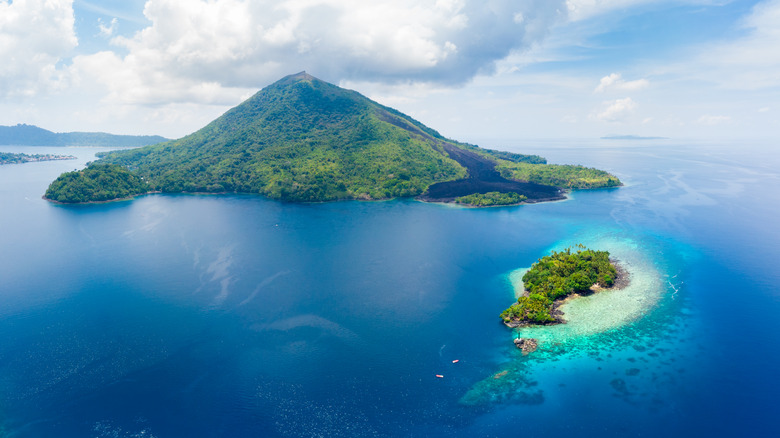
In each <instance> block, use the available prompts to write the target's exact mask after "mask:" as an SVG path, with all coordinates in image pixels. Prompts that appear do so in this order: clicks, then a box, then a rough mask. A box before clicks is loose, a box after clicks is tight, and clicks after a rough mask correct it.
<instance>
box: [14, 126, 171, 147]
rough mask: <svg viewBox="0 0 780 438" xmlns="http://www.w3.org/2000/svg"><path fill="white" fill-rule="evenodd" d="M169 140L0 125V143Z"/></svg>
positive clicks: (138, 143)
mask: <svg viewBox="0 0 780 438" xmlns="http://www.w3.org/2000/svg"><path fill="white" fill-rule="evenodd" d="M166 140H168V139H167V138H165V137H160V136H159V135H114V134H106V133H104V132H62V133H56V132H51V131H49V130H46V129H43V128H39V127H37V126H34V125H23V124H19V125H16V126H0V145H16V146H116V147H140V146H147V145H150V144H155V143H160V142H161V141H166Z"/></svg>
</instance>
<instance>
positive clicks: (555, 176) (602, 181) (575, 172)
mask: <svg viewBox="0 0 780 438" xmlns="http://www.w3.org/2000/svg"><path fill="white" fill-rule="evenodd" d="M496 169H497V170H498V171H499V172H500V173H501V176H503V177H504V178H510V179H515V180H520V181H528V182H534V183H537V184H546V185H550V186H555V187H560V188H567V189H595V188H602V187H618V186H620V185H622V183H621V182H620V180H619V179H618V178H617V177H615V176H614V175H611V174H609V173H607V172H605V171H603V170H598V169H594V168H591V167H585V166H577V165H568V164H564V165H561V164H537V163H527V162H507V161H503V162H500V163H499V164H498V165H497V166H496Z"/></svg>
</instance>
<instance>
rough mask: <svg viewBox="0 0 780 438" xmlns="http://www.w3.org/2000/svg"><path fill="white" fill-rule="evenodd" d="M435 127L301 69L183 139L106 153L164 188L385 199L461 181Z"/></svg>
mask: <svg viewBox="0 0 780 438" xmlns="http://www.w3.org/2000/svg"><path fill="white" fill-rule="evenodd" d="M444 141H446V139H444V138H443V137H441V136H440V135H439V134H438V133H437V132H436V131H433V130H431V129H430V128H426V127H424V126H423V125H422V124H420V123H419V122H416V121H414V120H413V119H411V118H407V117H405V116H403V115H401V114H400V113H398V112H397V111H394V110H390V109H388V108H386V107H383V106H381V105H379V104H377V103H376V102H373V101H371V100H369V99H367V98H365V97H363V96H361V95H360V94H358V93H356V92H354V91H349V90H344V89H341V88H339V87H336V86H335V85H331V84H328V83H326V82H323V81H320V80H317V79H315V78H313V77H311V76H309V75H306V74H298V75H294V76H290V77H287V78H285V79H282V80H281V81H279V82H277V83H275V84H272V85H270V86H268V87H266V88H265V89H263V90H261V91H260V92H259V93H257V94H256V95H255V96H254V97H252V98H250V99H249V100H247V101H246V102H244V103H242V104H241V105H239V106H237V107H235V108H233V109H232V110H230V111H228V112H227V113H225V114H224V115H223V116H222V117H220V118H218V119H217V120H215V121H214V122H212V123H210V124H209V125H207V126H206V127H205V128H203V129H201V130H199V131H197V132H195V133H193V134H191V135H189V136H187V137H184V138H182V139H180V140H176V141H172V142H168V143H163V144H160V145H155V146H150V147H146V148H143V149H137V150H130V151H118V152H114V153H111V154H108V155H107V156H106V157H104V158H103V161H106V162H111V163H116V164H121V165H124V166H127V167H128V168H130V169H133V170H134V171H136V172H137V173H138V174H139V175H142V176H144V177H145V178H146V179H147V180H148V181H149V182H150V183H151V184H152V186H153V187H154V188H155V189H156V190H160V191H163V192H182V191H183V192H224V191H227V192H243V193H258V194H262V195H265V196H268V197H271V198H276V199H284V200H292V201H327V200H336V199H384V198H392V197H400V196H415V195H419V194H421V193H422V192H423V191H424V190H425V189H426V188H427V187H428V186H429V185H430V184H432V183H434V182H438V181H446V180H450V179H457V178H463V177H465V176H466V172H465V170H464V169H463V168H462V167H461V166H460V165H459V164H457V163H456V162H455V161H453V160H451V159H450V158H449V157H448V156H447V155H446V154H445V153H443V151H442V150H441V147H440V145H439V144H440V143H442V142H444Z"/></svg>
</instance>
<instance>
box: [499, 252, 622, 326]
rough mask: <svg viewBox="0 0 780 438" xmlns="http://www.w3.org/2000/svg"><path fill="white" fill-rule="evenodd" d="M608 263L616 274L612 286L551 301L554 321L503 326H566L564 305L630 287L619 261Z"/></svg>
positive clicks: (512, 323) (593, 287)
mask: <svg viewBox="0 0 780 438" xmlns="http://www.w3.org/2000/svg"><path fill="white" fill-rule="evenodd" d="M610 263H612V266H614V267H615V271H616V273H617V275H616V277H615V282H614V283H613V284H612V286H610V287H601V286H599V285H598V284H594V285H593V286H591V287H590V289H589V292H585V293H576V292H575V293H572V294H570V295H567V296H566V297H564V298H559V299H557V300H555V301H553V305H552V312H550V315H551V316H552V317H553V318H555V321H552V322H547V323H541V324H537V323H529V322H515V321H510V322H503V324H504V325H505V326H507V327H509V328H511V329H518V328H526V327H544V326H554V325H560V324H566V323H567V322H568V321H567V320H566V319H565V318H564V317H565V316H566V315H565V313H564V312H563V310H561V309H560V308H561V307H562V306H563V305H564V304H567V303H569V302H571V301H572V300H574V299H576V298H581V297H589V296H592V295H594V294H597V293H599V292H602V291H615V292H616V291H620V290H623V289H626V288H628V287H629V286H630V285H631V272H630V271H629V270H628V269H627V268H626V267H625V266H624V265H623V263H622V262H621V261H620V259H617V258H610ZM520 296H528V290H526V289H523V292H522V293H521V294H520ZM518 298H519V297H518Z"/></svg>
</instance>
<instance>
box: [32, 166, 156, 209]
mask: <svg viewBox="0 0 780 438" xmlns="http://www.w3.org/2000/svg"><path fill="white" fill-rule="evenodd" d="M148 191H149V185H147V184H146V183H145V182H144V181H143V180H142V179H141V178H139V177H138V176H137V175H134V174H133V173H131V172H130V171H128V170H127V169H125V168H124V167H122V166H117V165H115V164H101V163H92V164H90V165H89V166H87V168H86V169H83V170H80V171H73V172H65V173H63V174H62V175H60V176H59V177H58V178H57V179H56V180H54V182H52V183H51V184H50V185H49V188H48V189H47V190H46V194H45V195H44V198H46V199H49V200H51V201H56V202H61V203H63V204H78V203H83V202H103V201H111V200H114V199H123V198H129V197H132V196H137V195H141V194H144V193H147V192H148Z"/></svg>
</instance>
